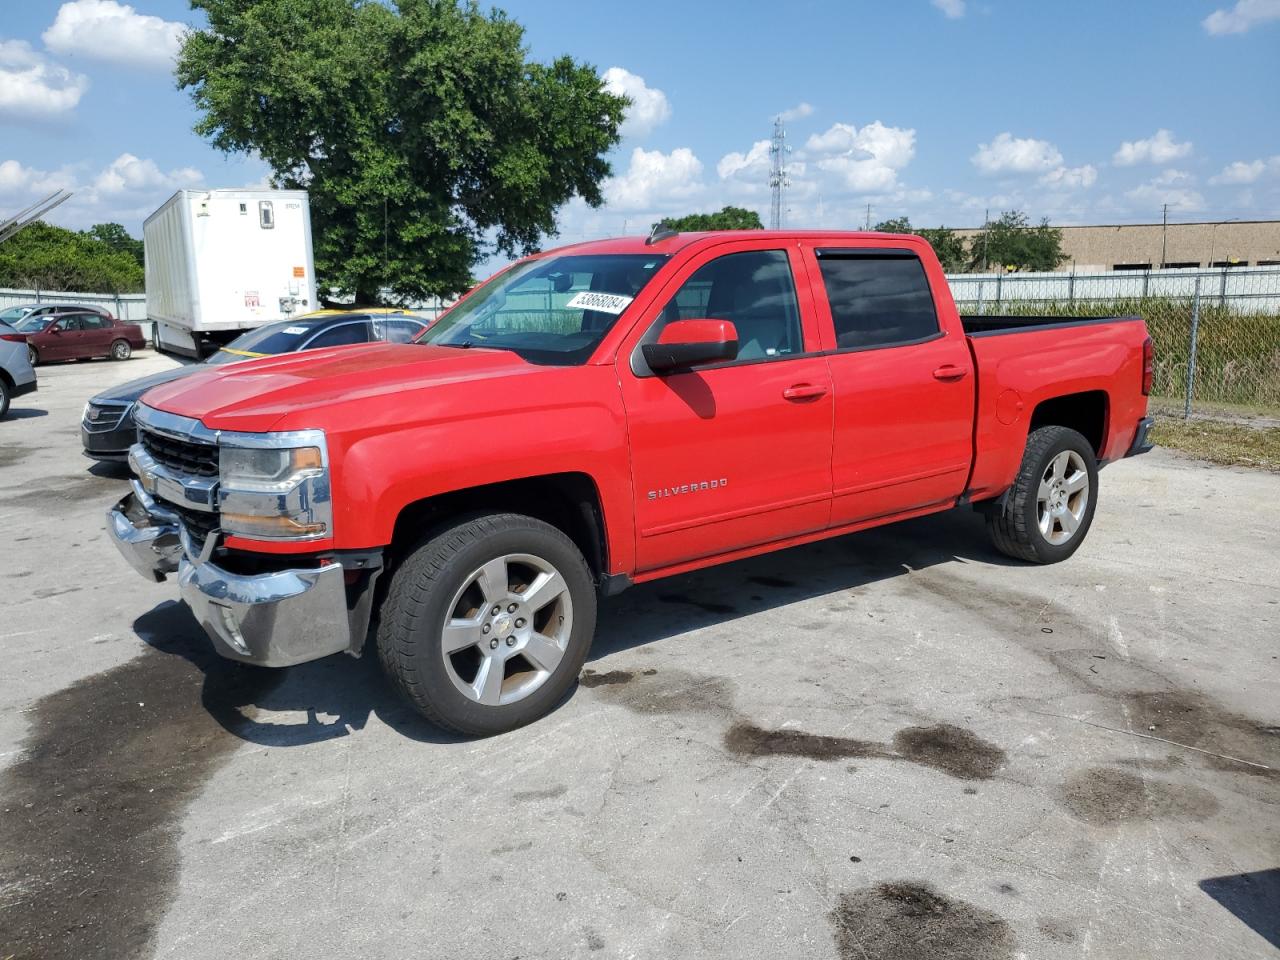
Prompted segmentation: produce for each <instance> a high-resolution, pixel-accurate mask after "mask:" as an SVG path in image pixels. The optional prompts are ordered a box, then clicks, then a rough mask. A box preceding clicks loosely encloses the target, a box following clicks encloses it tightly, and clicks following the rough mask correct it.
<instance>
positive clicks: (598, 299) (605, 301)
mask: <svg viewBox="0 0 1280 960" xmlns="http://www.w3.org/2000/svg"><path fill="white" fill-rule="evenodd" d="M634 299H635V298H634V297H623V296H619V295H618V294H616V293H596V292H595V291H592V290H583V291H582V292H581V293H579V294H577V295H576V296H574V298H573V299H572V300H570V301H569V302H568V303H566V304H565V306H566V307H567V308H568V309H570V310H599V311H600V312H601V313H612V314H615V315H616V314H619V313H621V312H622V311H623V310H625V309H627V304H629V303H630V302H631V301H632V300H634Z"/></svg>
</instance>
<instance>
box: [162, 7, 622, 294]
mask: <svg viewBox="0 0 1280 960" xmlns="http://www.w3.org/2000/svg"><path fill="white" fill-rule="evenodd" d="M191 5H192V7H193V8H194V9H197V10H199V11H201V12H202V13H203V14H204V15H205V17H206V18H207V20H208V27H207V28H206V29H202V30H194V31H192V32H190V33H188V34H187V35H186V37H185V39H184V40H183V44H182V50H181V53H180V54H179V57H178V64H177V81H178V85H179V87H181V88H184V89H187V90H188V91H190V94H191V96H192V98H193V100H194V101H195V104H196V106H197V108H198V109H199V111H200V120H199V121H198V123H197V124H196V127H195V129H196V132H197V133H199V134H200V135H202V136H204V137H206V138H208V139H209V140H210V142H211V143H212V144H213V145H214V146H215V147H217V148H219V149H221V150H224V151H227V152H236V153H255V154H257V155H258V156H260V157H261V158H262V159H263V160H264V161H266V163H267V164H268V165H269V166H270V167H271V170H272V172H273V179H274V182H275V183H276V185H278V186H280V187H286V188H301V189H306V190H308V191H309V192H310V199H311V221H312V229H313V233H314V237H313V244H314V250H315V259H316V273H317V276H318V277H319V278H320V280H321V282H322V283H323V284H324V285H326V286H328V287H331V288H333V289H336V290H338V291H339V292H341V293H345V294H355V296H356V297H357V299H358V300H359V301H361V302H376V301H378V300H380V299H382V298H383V295H384V292H385V293H386V294H388V295H389V297H390V299H392V300H399V301H404V300H410V299H419V298H423V297H427V296H433V295H442V296H447V295H449V294H453V293H456V292H458V291H460V290H463V289H466V287H467V286H468V285H469V283H470V280H471V274H472V268H473V267H474V266H475V265H476V264H478V263H479V262H480V261H482V260H484V259H485V258H486V257H487V256H489V255H491V254H493V253H495V252H496V253H500V254H505V255H507V256H517V255H521V254H524V253H528V252H530V251H532V250H534V249H536V248H537V246H538V244H539V242H540V241H541V239H542V238H543V236H545V235H554V234H555V232H556V219H555V215H556V211H557V210H558V208H559V207H560V206H562V205H563V204H564V203H566V202H567V201H568V200H570V199H571V198H572V197H574V196H579V197H582V198H583V199H584V200H585V201H586V202H587V203H588V204H589V205H591V206H598V205H599V204H600V203H601V202H602V200H603V197H602V195H601V182H602V181H603V180H604V178H605V177H607V176H608V174H609V172H610V168H609V164H608V162H607V161H606V160H605V154H606V153H607V151H608V150H609V149H610V148H611V147H612V146H613V145H614V144H616V143H617V142H618V139H619V137H618V126H619V124H620V123H621V122H622V119H623V112H624V109H625V108H626V106H627V105H628V101H627V99H626V98H625V97H619V96H614V95H612V94H610V93H608V92H606V91H605V90H604V88H603V86H602V82H601V78H600V76H599V74H598V73H597V72H596V69H595V68H594V67H592V66H589V65H587V64H583V63H579V62H576V61H574V60H573V59H571V58H570V57H567V56H564V57H560V58H558V59H556V60H554V61H553V62H551V63H549V64H542V63H534V62H530V61H528V60H527V59H526V50H525V48H524V46H523V37H524V32H523V28H522V27H520V26H519V24H517V23H515V22H514V21H512V20H510V19H508V18H507V17H506V15H505V14H503V13H501V12H500V11H496V10H495V11H493V12H491V13H488V14H485V13H482V12H481V10H480V8H479V7H478V6H477V5H476V3H474V2H467V3H462V4H459V3H456V2H453V0H396V2H395V3H394V4H389V3H387V4H384V3H367V2H362V0H191Z"/></svg>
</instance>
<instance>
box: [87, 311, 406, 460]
mask: <svg viewBox="0 0 1280 960" xmlns="http://www.w3.org/2000/svg"><path fill="white" fill-rule="evenodd" d="M427 326H428V321H426V320H423V319H422V318H420V317H415V316H412V315H410V314H406V313H345V312H329V311H322V312H320V313H313V314H307V315H305V316H301V317H294V318H292V319H290V320H279V321H277V322H275V323H269V324H267V325H266V326H264V327H258V328H257V329H256V330H251V331H249V332H248V333H246V334H244V335H243V336H240V337H237V338H236V339H235V340H232V341H231V342H230V343H229V344H227V345H226V346H225V347H222V348H221V349H220V350H218V352H217V353H215V354H213V355H212V356H210V357H208V358H207V359H205V361H204V362H205V363H236V362H237V361H240V360H249V359H253V358H256V357H269V356H274V355H275V354H280V353H294V352H296V351H298V350H315V349H318V348H319V347H340V346H346V345H350V344H356V343H371V342H375V341H387V342H390V343H407V342H408V341H410V340H412V339H413V338H414V337H416V336H417V335H418V334H420V333H421V332H422V331H423V330H425V329H426V328H427ZM200 369H201V364H198V363H196V364H189V365H187V366H184V367H175V368H174V369H172V370H162V371H161V372H159V373H153V374H151V375H150V376H147V377H139V378H138V379H137V380H130V381H129V382H128V383H125V384H121V385H120V386H118V387H112V388H111V389H110V390H104V391H103V392H102V393H100V394H98V395H97V396H96V397H94V398H93V399H91V400H90V401H89V402H88V403H87V404H85V408H84V417H83V418H82V419H81V421H80V440H81V443H83V445H84V452H85V455H86V456H88V457H92V458H93V459H95V460H117V461H122V460H126V459H128V456H129V447H131V446H132V445H133V444H134V443H135V442H137V439H138V430H137V427H136V426H135V424H134V422H133V405H134V404H135V403H136V402H137V401H138V399H139V398H140V397H141V396H142V395H143V394H144V393H146V392H147V391H148V390H150V389H151V388H152V387H158V386H160V384H162V383H170V382H171V381H174V380H178V379H180V378H181V377H185V376H188V375H190V374H192V373H195V372H196V371H197V370H200Z"/></svg>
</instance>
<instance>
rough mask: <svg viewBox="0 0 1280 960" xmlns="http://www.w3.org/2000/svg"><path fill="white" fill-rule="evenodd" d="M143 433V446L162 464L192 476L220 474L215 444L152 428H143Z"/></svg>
mask: <svg viewBox="0 0 1280 960" xmlns="http://www.w3.org/2000/svg"><path fill="white" fill-rule="evenodd" d="M141 435H142V446H143V447H144V448H145V449H146V451H147V453H149V454H151V456H152V458H154V459H155V461H156V463H159V464H160V465H161V466H164V467H168V468H169V469H170V470H172V471H174V472H175V473H183V474H186V475H187V476H191V477H216V476H217V475H218V448H217V447H215V446H214V445H213V444H209V443H196V442H195V441H194V440H175V439H174V438H173V437H166V436H162V435H161V434H158V433H152V432H151V431H150V430H142V431H141Z"/></svg>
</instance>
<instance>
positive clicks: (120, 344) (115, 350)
mask: <svg viewBox="0 0 1280 960" xmlns="http://www.w3.org/2000/svg"><path fill="white" fill-rule="evenodd" d="M131 356H133V347H132V346H130V345H129V341H128V340H114V341H112V343H111V359H112V360H128V359H129V357H131Z"/></svg>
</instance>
